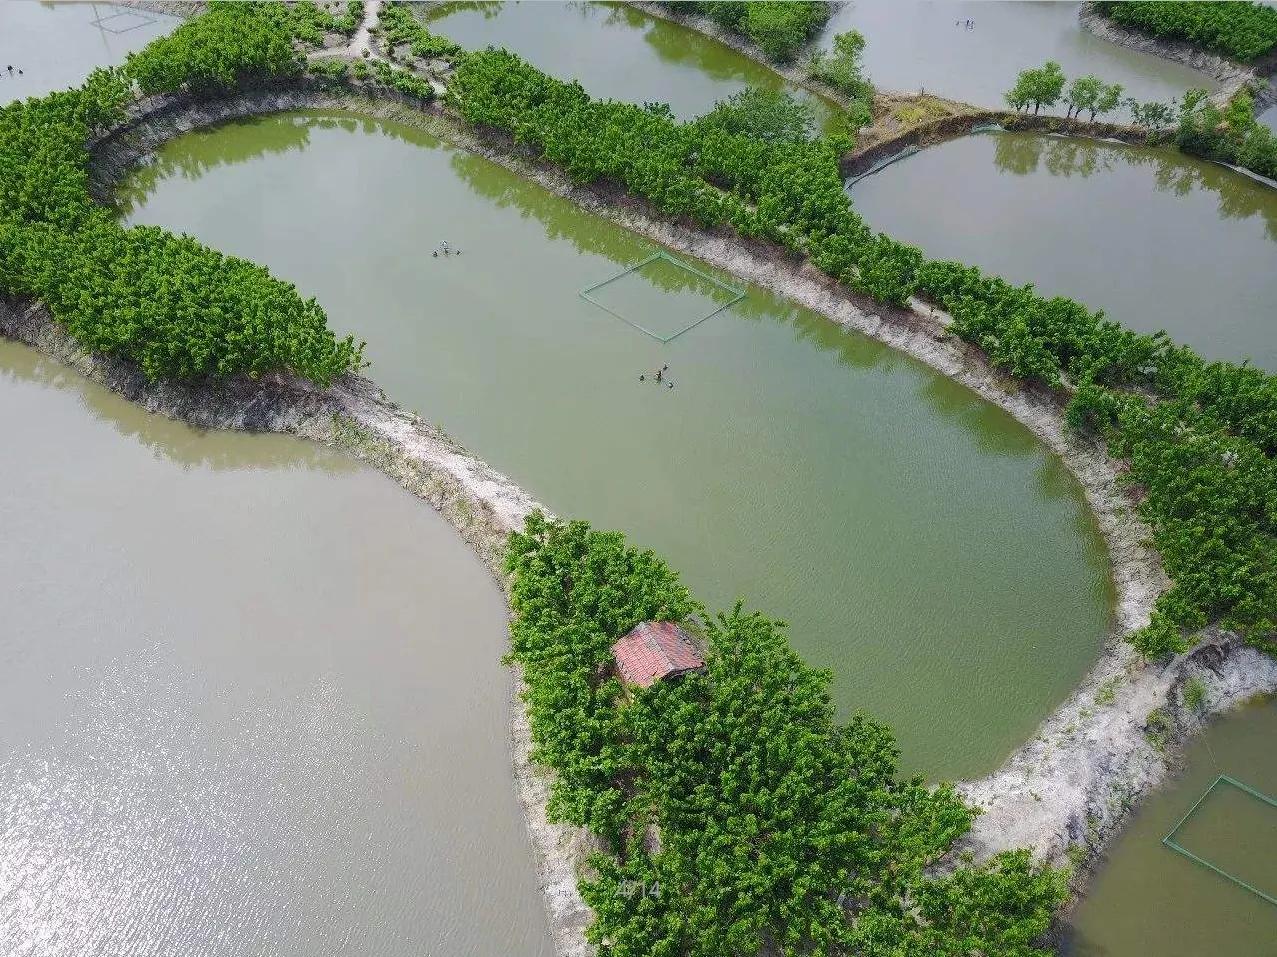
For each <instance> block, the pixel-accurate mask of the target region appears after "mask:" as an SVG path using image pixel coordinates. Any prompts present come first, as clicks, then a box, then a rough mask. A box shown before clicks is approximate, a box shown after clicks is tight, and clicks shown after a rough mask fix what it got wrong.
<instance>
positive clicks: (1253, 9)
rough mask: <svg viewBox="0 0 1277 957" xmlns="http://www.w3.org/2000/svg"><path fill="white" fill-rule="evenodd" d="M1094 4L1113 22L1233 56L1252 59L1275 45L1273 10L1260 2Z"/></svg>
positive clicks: (1159, 0) (1276, 25)
mask: <svg viewBox="0 0 1277 957" xmlns="http://www.w3.org/2000/svg"><path fill="white" fill-rule="evenodd" d="M1096 7H1097V8H1098V9H1099V11H1100V12H1101V13H1102V14H1104V16H1106V17H1108V18H1110V19H1111V20H1114V21H1116V22H1117V23H1121V24H1123V25H1125V26H1128V27H1134V28H1135V29H1137V30H1142V31H1143V32H1145V33H1151V34H1152V35H1153V36H1157V37H1168V38H1170V39H1173V40H1188V41H1189V42H1190V43H1196V44H1198V45H1199V46H1203V47H1205V48H1206V49H1208V50H1213V51H1214V52H1215V53H1221V54H1223V55H1224V56H1226V57H1232V58H1233V59H1234V60H1242V61H1250V60H1254V59H1257V58H1259V57H1261V56H1263V55H1264V54H1266V53H1268V52H1269V51H1271V50H1272V49H1274V48H1275V47H1277V10H1274V9H1273V8H1272V7H1269V6H1264V5H1263V4H1260V3H1243V2H1237V0H1230V2H1222V3H1220V2H1208V0H1191V2H1182V0H1175V2H1173V0H1156V2H1146V0H1121V2H1117V3H1115V2H1111V0H1110V2H1103V3H1097V4H1096Z"/></svg>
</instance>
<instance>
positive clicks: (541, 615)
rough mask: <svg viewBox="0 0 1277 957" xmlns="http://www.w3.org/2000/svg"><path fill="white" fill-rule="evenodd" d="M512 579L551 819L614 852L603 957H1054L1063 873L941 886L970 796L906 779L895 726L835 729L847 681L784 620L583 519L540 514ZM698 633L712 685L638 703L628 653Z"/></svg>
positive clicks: (521, 544)
mask: <svg viewBox="0 0 1277 957" xmlns="http://www.w3.org/2000/svg"><path fill="white" fill-rule="evenodd" d="M506 570H507V571H508V572H509V573H510V574H511V581H512V589H511V603H512V605H513V608H514V612H515V618H514V622H513V625H512V628H511V637H512V647H513V650H512V652H511V656H512V657H513V658H514V659H515V660H517V661H518V662H519V663H520V664H521V665H522V666H523V668H524V677H525V679H526V682H527V687H526V690H525V692H524V698H525V700H526V702H527V705H528V714H529V718H530V721H531V729H532V740H533V746H534V752H533V756H534V758H535V759H536V760H537V761H539V762H541V763H544V764H547V765H549V766H550V767H553V768H554V769H555V770H556V771H557V772H558V773H557V774H556V776H555V781H554V785H553V793H552V801H551V811H552V814H553V815H554V816H555V817H556V818H557V819H561V820H564V821H569V822H571V823H573V824H577V825H581V826H585V827H589V828H591V829H592V830H594V831H595V833H596V834H598V835H599V836H600V837H602V838H603V840H604V843H605V852H604V853H600V854H597V855H595V856H594V858H593V860H592V862H591V863H592V864H593V867H594V870H595V876H593V877H591V878H589V879H587V880H585V881H583V882H582V887H581V889H582V893H583V895H584V897H585V899H586V901H587V902H588V903H589V904H590V906H591V908H592V909H593V910H594V913H595V915H596V920H595V923H594V924H593V926H591V927H590V928H589V930H588V936H589V938H590V939H591V940H592V941H593V942H595V943H596V944H599V945H600V953H601V954H603V955H609V957H648V955H652V954H669V955H678V957H726V955H740V957H755V955H756V954H757V953H758V952H759V951H760V949H761V948H762V947H763V946H764V944H771V945H772V946H774V947H775V949H776V951H777V952H778V953H783V954H786V955H799V954H802V955H808V954H815V953H823V954H827V955H830V957H833V955H850V954H853V953H854V954H869V953H872V954H882V955H884V957H886V955H892V957H898V955H916V957H924V955H925V957H931V955H934V954H950V955H954V957H957V955H969V954H972V953H989V954H992V953H997V954H999V955H1004V954H1013V955H1025V957H1028V955H1036V954H1040V953H1041V951H1038V950H1037V949H1035V948H1034V947H1033V946H1032V941H1033V940H1034V939H1036V938H1037V937H1039V936H1040V935H1041V934H1042V933H1043V931H1044V930H1045V929H1046V927H1047V924H1048V922H1049V920H1050V916H1051V914H1052V913H1053V912H1054V910H1055V908H1056V907H1057V906H1058V905H1059V903H1060V902H1061V901H1062V900H1063V897H1064V893H1065V888H1064V883H1063V880H1062V877H1061V875H1059V874H1057V873H1055V872H1051V871H1042V870H1039V869H1037V868H1035V867H1034V866H1032V865H1031V864H1030V862H1029V858H1028V855H1027V854H1026V853H1018V854H1008V855H1002V856H1000V857H998V858H996V859H995V860H994V861H993V862H992V863H991V864H990V865H988V866H985V867H978V868H962V869H960V870H959V871H958V872H957V873H955V874H954V875H952V876H950V877H947V878H942V879H930V878H927V877H926V876H925V875H924V873H923V871H924V868H925V867H926V866H927V865H928V864H929V863H931V862H932V861H934V860H935V859H936V858H937V857H939V856H940V855H941V854H943V853H944V852H945V851H946V850H948V849H949V847H951V846H952V843H953V841H954V840H955V839H957V838H958V837H960V836H961V835H962V834H963V833H964V832H965V831H966V830H967V828H968V827H969V826H970V822H971V817H972V812H971V811H970V810H969V809H968V808H966V807H965V806H963V804H962V803H961V801H960V800H959V799H958V797H957V796H956V794H955V793H954V791H953V790H952V789H951V788H950V787H947V786H941V787H939V788H934V789H933V788H929V787H928V786H926V785H925V784H924V783H923V782H922V780H921V779H920V778H909V779H900V778H898V777H897V759H898V751H897V749H896V746H895V742H894V740H893V739H892V736H891V733H890V732H889V731H888V730H887V729H886V728H885V727H883V726H882V725H880V724H878V723H876V722H874V721H872V720H870V719H869V718H867V717H865V716H863V715H856V716H854V717H853V718H852V719H851V721H850V722H849V723H847V724H845V725H839V724H837V723H836V722H835V720H834V708H833V705H832V703H831V701H830V698H829V690H828V687H829V681H830V675H829V673H828V672H825V671H817V670H814V669H812V668H809V667H807V666H806V665H805V664H804V663H803V662H802V660H801V659H800V658H798V656H797V655H796V654H795V653H794V652H793V650H792V649H791V648H790V646H789V644H788V642H787V640H786V638H785V635H784V631H783V628H782V627H781V626H780V625H778V624H777V623H776V622H774V621H771V620H769V619H767V618H764V617H763V616H761V615H757V614H748V613H746V612H744V611H743V610H742V609H741V608H740V606H737V607H736V608H735V609H734V610H733V611H731V612H730V613H728V614H725V615H719V616H715V617H709V616H705V615H703V613H701V610H700V608H699V606H698V604H697V603H696V602H695V601H694V600H693V599H692V597H691V596H690V595H689V593H688V591H687V589H686V588H685V587H684V586H683V585H682V584H681V582H679V580H678V577H677V576H676V575H675V574H674V573H673V572H672V571H670V569H669V568H668V567H667V566H666V565H665V564H664V563H663V562H662V561H661V560H660V559H658V558H657V557H656V556H654V555H653V554H652V553H651V552H647V551H637V550H635V549H632V548H629V547H627V546H626V544H625V541H624V539H623V538H622V536H621V535H620V534H618V533H614V532H610V533H609V532H596V531H593V530H591V529H590V528H589V526H588V525H586V524H585V523H584V522H572V523H568V524H560V523H554V522H549V521H547V520H546V519H545V518H544V517H543V516H541V515H540V514H536V515H533V516H531V517H530V518H529V519H528V522H527V526H526V528H525V531H524V532H523V533H521V534H516V535H513V536H512V537H511V541H510V547H509V552H508V555H507V558H506ZM689 617H694V618H696V619H697V620H698V624H694V625H692V624H689V627H693V628H695V630H697V631H698V632H699V633H700V634H701V635H702V638H703V641H704V643H705V645H706V650H707V654H706V661H707V668H706V670H705V672H704V673H703V674H694V675H689V676H687V677H686V678H684V679H682V680H680V681H678V682H676V683H658V684H657V685H655V686H654V687H653V688H651V689H647V690H641V689H624V688H622V686H621V684H620V683H619V682H618V680H617V679H616V678H615V677H614V675H613V673H612V670H611V668H610V663H611V645H612V642H613V641H614V640H615V639H616V638H617V637H618V636H620V635H622V634H624V633H625V632H627V631H628V630H629V629H630V628H631V627H633V626H634V625H635V624H637V623H639V622H640V621H644V620H651V619H673V620H683V621H686V620H687V619H689ZM649 827H655V828H657V829H659V832H660V848H659V850H657V849H656V848H655V847H654V846H653V845H652V844H650V843H648V842H645V840H644V838H645V836H646V834H647V831H648V828H649Z"/></svg>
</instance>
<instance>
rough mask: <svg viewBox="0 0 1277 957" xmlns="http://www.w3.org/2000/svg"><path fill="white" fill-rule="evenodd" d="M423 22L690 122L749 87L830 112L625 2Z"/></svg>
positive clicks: (767, 72) (496, 8)
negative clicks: (659, 107)
mask: <svg viewBox="0 0 1277 957" xmlns="http://www.w3.org/2000/svg"><path fill="white" fill-rule="evenodd" d="M424 19H425V21H426V23H427V24H428V25H429V27H430V29H431V30H432V31H434V32H435V33H439V34H442V35H444V36H447V37H451V38H452V39H453V40H455V41H456V42H457V43H459V44H461V45H462V46H463V47H466V48H468V49H476V50H481V49H483V48H484V47H487V46H498V47H505V48H506V49H508V50H511V51H513V52H514V53H517V54H518V55H519V56H521V57H523V58H524V59H525V60H527V61H528V62H529V63H531V64H533V65H534V66H536V67H539V68H540V69H542V70H545V71H547V72H549V73H550V74H552V75H553V76H557V77H560V78H561V79H564V80H579V81H580V82H581V85H582V86H584V87H585V89H586V90H587V91H589V92H590V94H591V95H593V96H597V97H611V98H612V99H616V100H626V101H629V102H660V103H668V104H669V105H670V107H671V109H673V111H674V113H675V115H676V116H678V117H680V118H683V119H687V118H690V117H693V116H699V115H700V114H702V113H704V112H705V111H707V110H708V109H710V108H711V107H712V106H713V105H714V104H715V103H716V102H718V101H719V100H722V99H726V98H727V97H729V96H731V95H732V94H734V93H739V92H740V91H741V90H743V89H745V88H746V87H747V86H754V87H762V88H764V89H769V90H788V91H789V92H791V93H795V94H796V95H798V96H799V97H801V98H802V99H804V100H806V101H807V102H809V103H811V104H812V105H813V107H814V108H815V109H816V110H817V112H818V113H819V114H820V115H821V116H822V117H824V116H827V115H828V113H829V112H830V110H831V107H829V106H828V105H826V104H825V103H824V101H822V100H820V99H818V98H817V97H815V96H813V95H812V94H809V93H807V92H806V91H804V90H802V89H801V88H799V87H795V86H794V85H792V84H790V83H788V82H787V81H786V80H784V79H782V78H781V77H780V76H779V75H777V74H776V73H775V72H774V71H772V70H771V69H769V68H767V67H765V66H763V65H762V64H761V63H756V62H755V61H753V60H751V59H750V58H749V57H747V56H744V55H743V54H740V53H737V52H736V51H735V50H733V49H732V48H731V47H729V46H727V45H726V44H723V43H720V42H719V41H717V40H715V39H712V38H711V37H707V36H705V35H704V34H702V33H698V32H696V31H695V30H689V29H688V28H687V27H684V26H681V25H679V24H677V23H672V22H670V21H668V20H662V19H661V18H660V17H654V16H651V15H650V14H647V13H644V12H643V11H642V10H636V9H634V8H633V7H629V6H626V5H625V4H619V3H559V2H543V0H524V2H511V3H445V4H443V5H441V6H438V7H434V8H433V9H431V10H429V11H428V12H426V13H425V14H424Z"/></svg>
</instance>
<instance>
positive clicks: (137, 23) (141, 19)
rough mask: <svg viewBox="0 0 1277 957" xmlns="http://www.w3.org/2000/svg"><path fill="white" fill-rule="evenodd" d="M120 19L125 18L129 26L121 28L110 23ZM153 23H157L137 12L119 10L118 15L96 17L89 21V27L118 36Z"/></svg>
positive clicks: (109, 14)
mask: <svg viewBox="0 0 1277 957" xmlns="http://www.w3.org/2000/svg"><path fill="white" fill-rule="evenodd" d="M120 18H125V22H126V23H129V24H130V25H129V26H126V27H121V26H118V25H117V24H112V23H111V21H112V20H119V19H120ZM155 22H157V21H156V20H155V19H154V18H153V17H148V16H147V15H146V14H144V13H141V12H139V11H137V10H121V11H120V12H119V13H108V14H107V15H106V16H104V17H98V18H97V19H96V20H93V21H91V22H90V23H89V26H91V27H97V28H98V29H101V30H105V31H106V32H107V33H115V34H120V33H128V32H129V31H130V30H136V29H138V28H139V27H145V26H147V25H149V24H152V23H155ZM108 24H110V25H108Z"/></svg>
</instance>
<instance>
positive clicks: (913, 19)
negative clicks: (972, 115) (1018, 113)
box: [819, 0, 1219, 116]
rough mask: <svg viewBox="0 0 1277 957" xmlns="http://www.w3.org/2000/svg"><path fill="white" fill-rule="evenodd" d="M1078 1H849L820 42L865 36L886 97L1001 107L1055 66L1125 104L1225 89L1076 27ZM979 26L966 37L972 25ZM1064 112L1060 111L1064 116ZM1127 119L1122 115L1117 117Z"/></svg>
mask: <svg viewBox="0 0 1277 957" xmlns="http://www.w3.org/2000/svg"><path fill="white" fill-rule="evenodd" d="M1080 7H1081V5H1080V4H1078V3H1060V2H1024V3H1010V2H999V3H989V2H987V0H974V2H963V3H947V2H946V3H935V2H917V0H909V2H904V3H901V2H898V0H850V2H848V3H844V4H842V5H841V6H840V7H839V8H838V9H837V10H836V11H835V13H834V15H833V16H832V17H830V19H829V23H828V24H827V25H826V27H825V31H824V33H823V35H822V37H821V39H820V41H819V42H820V43H821V45H823V46H829V45H830V44H831V43H832V40H833V37H834V35H835V34H838V33H842V32H844V31H847V30H859V31H860V32H861V34H863V35H864V37H865V39H866V40H867V43H866V46H865V53H864V58H863V62H864V66H865V72H866V74H867V75H868V76H869V78H870V79H871V80H872V81H873V82H874V84H875V85H877V86H879V87H880V88H882V89H886V90H898V91H902V92H917V91H919V90H920V89H921V90H925V91H926V92H928V93H936V94H939V95H941V96H947V97H951V98H953V99H958V100H965V101H966V102H968V103H975V104H977V105H978V106H991V107H1003V106H1005V105H1006V104H1005V101H1004V100H1003V95H1004V94H1005V93H1006V91H1007V90H1009V89H1011V87H1012V86H1013V85H1014V84H1015V78H1016V74H1018V73H1019V72H1020V71H1021V70H1024V69H1027V68H1029V67H1037V66H1041V65H1042V64H1043V63H1045V62H1046V61H1047V60H1055V61H1056V62H1057V63H1059V64H1060V65H1061V67H1063V69H1064V72H1065V74H1066V75H1067V76H1069V77H1076V76H1082V75H1084V74H1087V73H1094V74H1095V75H1096V76H1098V77H1100V78H1101V79H1103V80H1105V81H1106V82H1109V83H1121V84H1122V86H1123V87H1124V88H1125V89H1126V94H1127V95H1128V96H1134V97H1135V98H1136V99H1139V100H1142V101H1144V100H1160V101H1163V102H1165V101H1169V100H1171V99H1173V98H1175V97H1177V96H1179V95H1180V94H1182V93H1183V92H1184V91H1185V90H1188V89H1191V88H1192V87H1205V88H1206V89H1208V90H1216V89H1218V88H1219V84H1218V83H1217V82H1216V81H1214V80H1212V79H1210V78H1209V77H1207V76H1206V75H1205V74H1202V73H1198V72H1197V71H1196V70H1191V69H1189V68H1188V67H1186V66H1183V65H1182V64H1179V63H1174V62H1172V61H1170V60H1166V59H1163V58H1161V57H1156V56H1149V55H1146V54H1143V53H1137V52H1135V51H1134V50H1128V49H1126V48H1125V47H1122V46H1119V45H1118V44H1116V43H1111V42H1109V41H1108V40H1101V39H1100V38H1099V37H1096V36H1094V35H1093V34H1091V33H1090V32H1089V31H1087V30H1085V29H1083V27H1082V25H1081V23H1079V22H1078V10H1079V9H1080ZM968 20H971V21H973V26H972V27H971V28H970V29H968V28H967V26H966V21H968ZM1060 112H1063V110H1062V109H1061V111H1060ZM1115 115H1116V116H1121V115H1122V114H1115Z"/></svg>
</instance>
